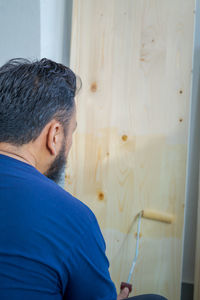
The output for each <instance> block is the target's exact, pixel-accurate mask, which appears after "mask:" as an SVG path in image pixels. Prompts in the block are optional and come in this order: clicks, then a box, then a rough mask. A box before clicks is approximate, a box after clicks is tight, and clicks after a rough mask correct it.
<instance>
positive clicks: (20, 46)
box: [0, 0, 40, 65]
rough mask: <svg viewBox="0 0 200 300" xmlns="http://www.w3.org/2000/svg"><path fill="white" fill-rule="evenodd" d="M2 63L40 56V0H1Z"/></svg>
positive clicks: (0, 51)
mask: <svg viewBox="0 0 200 300" xmlns="http://www.w3.org/2000/svg"><path fill="white" fill-rule="evenodd" d="M0 45H1V46H0V65H2V64H4V63H5V62H6V61H7V60H9V59H11V58H14V57H26V58H30V59H34V58H39V57H40V2H39V0H34V1H32V0H0Z"/></svg>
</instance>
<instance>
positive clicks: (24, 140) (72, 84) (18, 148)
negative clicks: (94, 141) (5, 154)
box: [0, 58, 77, 181]
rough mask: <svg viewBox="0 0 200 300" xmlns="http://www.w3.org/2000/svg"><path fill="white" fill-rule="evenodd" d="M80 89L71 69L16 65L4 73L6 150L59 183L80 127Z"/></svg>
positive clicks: (1, 142) (0, 138) (2, 142)
mask: <svg viewBox="0 0 200 300" xmlns="http://www.w3.org/2000/svg"><path fill="white" fill-rule="evenodd" d="M76 85H77V84H76V76H75V74H74V73H73V72H72V71H71V70H70V69H69V68H67V67H65V66H64V65H61V64H58V63H55V62H53V61H51V60H48V59H45V58H44V59H42V60H40V61H36V62H30V61H28V60H24V59H13V60H10V61H9V62H8V63H6V64H5V65H3V66H2V67H1V68H0V146H2V147H3V148H4V149H5V148H6V149H14V151H15V153H16V152H17V153H18V154H20V153H26V152H27V153H28V154H29V155H32V156H33V157H34V159H35V166H36V167H37V169H39V171H41V172H42V173H44V174H45V175H46V176H48V177H49V178H51V179H53V180H55V181H58V179H59V175H60V173H61V171H62V169H63V166H64V165H65V162H66V159H67V155H68V152H69V150H70V147H71V144H72V134H73V131H74V130H75V127H76V109H75V101H74V97H75V93H76V90H77V86H76ZM2 147H0V149H1V148H2Z"/></svg>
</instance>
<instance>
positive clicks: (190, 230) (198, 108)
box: [183, 0, 200, 283]
mask: <svg viewBox="0 0 200 300" xmlns="http://www.w3.org/2000/svg"><path fill="white" fill-rule="evenodd" d="M199 32H200V2H199V1H198V0H197V1H196V16H195V33H194V50H193V51H194V56H193V80H192V87H191V88H192V98H191V100H192V101H191V111H190V134H189V152H188V168H187V169H188V170H187V184H186V213H185V239H184V255H183V281H184V282H188V283H193V282H194V265H195V243H196V223H197V215H196V213H197V202H198V178H199V153H200V117H199V114H200V35H199Z"/></svg>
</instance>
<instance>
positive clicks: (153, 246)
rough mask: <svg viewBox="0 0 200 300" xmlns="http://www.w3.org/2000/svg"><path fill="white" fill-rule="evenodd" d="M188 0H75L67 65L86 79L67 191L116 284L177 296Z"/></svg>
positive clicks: (186, 113)
mask: <svg viewBox="0 0 200 300" xmlns="http://www.w3.org/2000/svg"><path fill="white" fill-rule="evenodd" d="M194 5H195V1H194V0H184V1H183V0H159V1H156V0H148V1H147V0H146V1H142V0H135V1H132V0H109V1H107V0H101V1H99V0H84V1H81V0H74V2H73V23H72V46H71V67H72V69H73V70H74V71H75V72H76V73H78V74H79V75H80V76H81V78H82V81H83V89H82V91H81V94H80V95H79V96H78V99H77V119H78V129H77V132H76V135H75V138H74V145H73V148H72V151H71V154H70V158H69V166H68V170H67V175H66V189H68V190H69V191H70V192H71V193H72V194H74V195H75V196H76V197H78V198H79V199H80V200H82V201H83V202H85V203H86V204H87V205H88V206H89V207H91V209H92V210H93V211H94V212H95V214H96V216H97V218H98V221H99V223H100V226H101V228H102V231H103V234H104V236H105V239H106V242H107V255H108V257H109V260H110V263H111V267H110V271H111V276H112V279H113V280H114V282H115V284H116V286H117V287H118V288H119V285H120V282H121V281H125V280H127V277H128V273H129V269H130V266H131V262H132V259H133V257H134V253H135V245H136V238H135V232H136V227H137V224H136V215H137V214H138V212H139V211H140V210H142V209H149V208H151V209H157V210H159V211H162V212H167V213H170V214H174V216H175V221H174V223H173V224H172V225H168V224H164V223H159V222H155V221H151V220H142V237H141V243H140V252H139V258H138V263H137V266H136V270H135V273H134V278H133V285H134V294H135V295H137V294H141V293H149V292H151V293H160V294H162V295H164V296H167V297H168V298H169V300H176V299H177V300H178V299H180V281H181V258H182V232H183V216H184V203H185V177H186V157H187V135H188V117H189V105H190V104H189V102H190V81H191V71H192V70H191V68H192V44H193V19H194V12H193V9H194Z"/></svg>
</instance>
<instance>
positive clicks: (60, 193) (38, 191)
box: [28, 175, 96, 224]
mask: <svg viewBox="0 0 200 300" xmlns="http://www.w3.org/2000/svg"><path fill="white" fill-rule="evenodd" d="M29 188H30V191H31V193H32V195H33V198H34V200H35V201H36V202H37V203H38V205H39V206H43V208H44V207H45V209H46V211H49V210H50V211H52V213H53V214H59V215H64V216H65V217H67V215H70V217H71V218H74V219H76V220H80V221H83V222H86V223H89V224H91V222H92V223H94V222H96V217H95V215H94V213H93V212H92V211H91V209H90V208H89V207H88V206H87V205H86V204H84V203H83V202H82V201H80V200H79V199H77V198H76V197H74V196H73V195H72V194H70V193H69V192H67V191H66V190H64V189H63V188H62V187H60V186H59V185H58V184H56V183H55V182H54V181H52V180H50V179H48V178H47V177H45V176H44V175H42V176H39V177H38V178H37V179H36V180H34V182H33V183H32V184H31V186H29V187H28V189H29Z"/></svg>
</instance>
